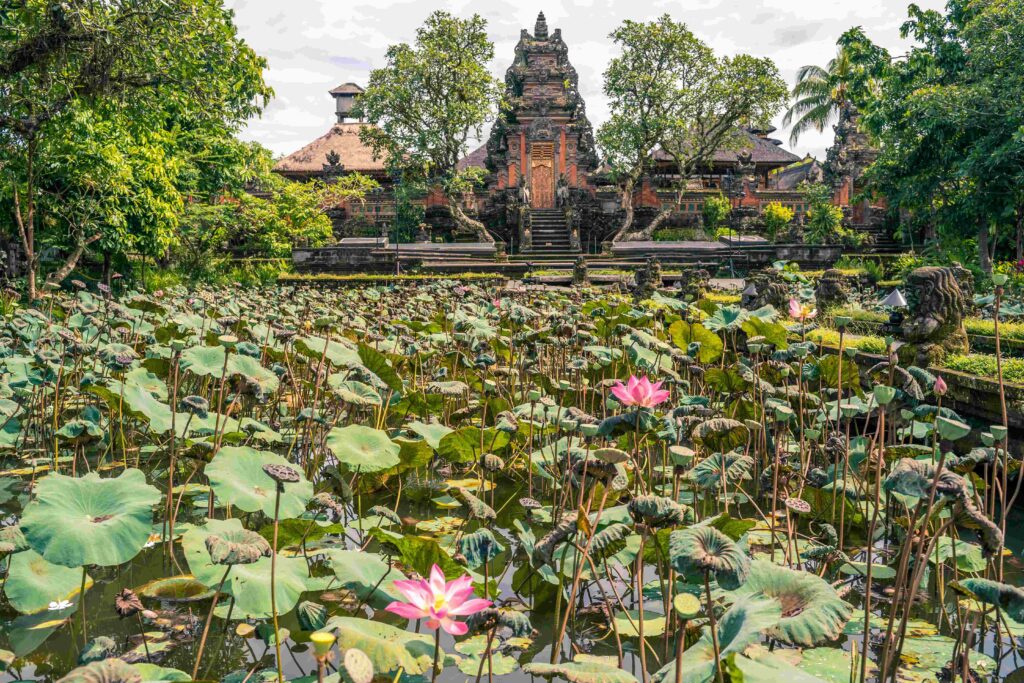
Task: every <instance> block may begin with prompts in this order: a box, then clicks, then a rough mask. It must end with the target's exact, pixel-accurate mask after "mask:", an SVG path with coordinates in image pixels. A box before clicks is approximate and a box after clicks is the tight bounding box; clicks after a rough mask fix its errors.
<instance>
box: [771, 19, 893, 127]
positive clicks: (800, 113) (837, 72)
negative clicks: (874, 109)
mask: <svg viewBox="0 0 1024 683" xmlns="http://www.w3.org/2000/svg"><path fill="white" fill-rule="evenodd" d="M888 63H889V53H888V52H887V51H886V50H885V49H884V48H880V47H877V46H875V45H874V44H873V43H872V42H871V41H870V40H869V39H868V38H867V36H866V35H865V34H864V31H863V29H862V28H860V27H859V26H858V27H855V28H852V29H850V30H848V31H847V32H846V33H844V34H843V35H842V37H840V39H839V42H838V49H837V50H836V56H835V57H834V58H833V59H831V60H829V63H828V64H827V65H826V66H825V67H824V68H822V67H820V66H815V65H813V64H810V65H807V66H802V67H800V70H799V71H797V74H796V84H795V85H794V86H793V90H792V92H791V93H790V97H791V98H792V99H793V104H792V105H791V106H790V108H789V109H788V110H787V111H786V115H785V116H784V117H783V119H782V125H784V126H788V125H790V124H792V123H793V122H794V121H795V122H796V123H795V124H794V125H793V128H792V130H791V131H790V134H789V142H790V144H793V145H795V144H796V143H797V140H799V139H800V136H801V135H803V134H804V133H806V132H807V131H808V130H811V129H813V130H816V131H818V132H819V133H821V132H823V131H824V130H825V129H826V128H828V127H829V126H831V125H832V124H833V123H835V122H836V121H837V120H838V119H839V116H840V114H841V112H842V111H843V110H844V109H845V108H846V107H847V106H849V105H850V104H853V105H855V106H860V105H861V104H862V103H863V102H865V101H866V100H867V99H868V98H869V97H871V96H872V95H876V94H877V92H878V76H879V74H880V72H881V70H882V69H883V68H884V66H886V65H887V64H888Z"/></svg>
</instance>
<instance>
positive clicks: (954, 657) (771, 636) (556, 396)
mask: <svg viewBox="0 0 1024 683" xmlns="http://www.w3.org/2000/svg"><path fill="white" fill-rule="evenodd" d="M2 303H3V304H4V305H5V308H4V311H3V314H4V315H3V325H2V330H0V356H2V358H0V417H2V420H0V425H2V426H0V467H2V471H0V505H2V507H3V517H2V527H0V565H2V571H3V579H2V580H3V587H2V588H3V590H2V593H3V597H2V604H0V610H2V615H0V648H2V650H0V669H2V670H3V672H4V673H3V674H2V675H3V676H4V680H60V679H65V680H75V681H106V682H110V683H113V682H115V681H131V682H136V681H150V680H181V681H188V680H193V679H195V680H224V681H232V682H234V683H243V682H244V681H274V680H285V679H287V680H298V679H301V680H304V681H313V680H317V679H318V678H319V679H330V680H332V681H338V680H341V681H346V682H348V683H370V681H371V680H377V681H411V680H415V681H428V680H445V681H466V680H473V681H477V682H479V681H480V680H482V679H484V678H486V679H487V680H488V681H489V683H493V680H494V679H495V678H498V679H502V678H504V679H505V680H507V681H510V682H511V681H524V680H526V679H527V678H529V679H531V680H532V679H536V678H538V677H543V678H546V679H553V680H566V681H571V682H572V683H638V682H639V683H646V681H654V682H655V683H661V682H665V683H672V682H678V681H685V682H687V683H689V682H704V681H712V680H715V681H718V682H719V683H723V682H724V681H726V680H730V681H753V682H758V681H768V680H771V681H777V680H780V679H787V680H789V681H792V682H793V683H798V682H802V681H819V680H820V681H862V680H886V681H891V680H895V681H930V680H937V679H938V680H946V681H952V680H956V679H959V680H1004V679H1008V678H1010V677H1013V676H1020V675H1021V671H1020V670H1021V667H1024V653H1021V652H1019V651H1018V642H1019V641H1018V639H1019V638H1020V637H1022V636H1024V590H1021V589H1018V588H1017V587H1015V584H1017V583H1020V581H1021V571H1020V562H1019V553H1020V551H1021V549H1020V543H1019V542H1016V541H1015V538H1016V537H1017V536H1019V533H1018V534H1016V535H1015V533H1014V529H1015V528H1020V526H1021V525H1020V523H1019V522H1020V517H1019V515H1015V514H1011V513H1010V512H1009V511H1010V510H1012V508H1013V504H1014V502H1015V501H1016V499H1017V496H1018V493H1019V492H1020V482H1021V479H1020V478H1019V477H1018V470H1019V460H1018V459H1017V458H1016V457H1015V456H1013V455H1011V454H1010V453H1009V450H1010V449H1009V448H1008V445H1009V443H1010V441H1009V435H1008V433H1007V429H1006V427H1005V426H1003V425H976V424H972V423H970V422H969V421H968V420H967V419H965V418H964V417H963V416H961V415H958V414H956V413H955V412H953V411H952V410H950V409H949V408H947V407H943V406H942V396H943V393H944V382H943V381H942V379H941V378H940V377H935V376H933V375H931V374H929V373H928V372H926V371H925V370H922V369H920V368H915V367H902V366H900V365H898V364H897V363H896V362H895V359H894V358H893V359H892V360H891V361H890V362H887V363H881V364H879V365H876V366H875V367H873V368H869V369H868V368H864V369H861V368H859V367H858V364H857V358H856V354H857V351H856V349H846V348H842V344H843V341H842V338H840V342H839V344H840V347H841V348H840V349H839V353H834V352H832V351H826V350H823V349H821V348H819V347H818V346H817V345H816V344H815V343H813V342H811V341H807V339H808V333H809V332H811V331H812V329H813V327H814V325H813V319H812V318H813V314H812V312H811V311H810V309H809V308H808V307H806V306H802V305H800V304H799V303H798V302H796V301H794V302H793V305H792V306H791V307H790V310H788V311H775V310H774V309H772V308H764V309H759V310H756V311H745V310H742V309H740V308H739V307H737V306H722V305H720V304H717V303H715V302H714V301H712V300H703V301H698V302H695V303H686V302H683V301H680V300H678V299H673V298H670V297H667V296H663V295H661V294H656V295H655V296H654V298H652V299H648V300H644V301H639V302H637V301H632V300H631V299H629V298H627V297H623V296H621V295H618V294H615V293H611V292H607V291H600V290H596V289H576V290H570V289H558V290H555V289H551V290H545V289H535V290H530V291H526V290H500V289H495V288H487V287H485V286H482V285H474V284H466V283H461V284H460V283H456V282H445V281H440V282H433V283H429V284H420V285H418V286H405V287H394V288H384V287H379V288H374V287H352V288H349V289H339V290H331V291H318V290H315V289H302V288H287V287H284V288H279V289H277V290H273V291H257V290H200V291H188V292H186V291H184V290H182V291H167V292H157V293H154V294H152V295H147V294H142V293H138V292H131V291H124V292H119V293H116V294H115V293H111V292H110V291H109V290H107V289H103V291H100V292H96V293H90V292H87V291H84V290H83V291H77V292H63V293H61V292H58V293H55V294H52V295H50V296H48V297H47V298H46V299H44V300H42V301H41V302H40V303H38V304H36V305H34V306H32V307H18V306H17V305H16V304H15V303H14V302H13V301H11V300H10V299H4V300H3V301H2ZM1008 533H1009V534H1010V541H1009V542H1007V540H1006V539H1007V534H1008ZM865 634H867V638H865Z"/></svg>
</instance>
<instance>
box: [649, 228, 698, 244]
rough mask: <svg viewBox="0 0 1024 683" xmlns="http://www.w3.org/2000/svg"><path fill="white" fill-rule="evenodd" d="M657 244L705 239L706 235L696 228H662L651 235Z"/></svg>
mask: <svg viewBox="0 0 1024 683" xmlns="http://www.w3.org/2000/svg"><path fill="white" fill-rule="evenodd" d="M651 237H652V238H653V239H654V241H655V242H685V241H688V240H696V239H703V237H704V235H703V234H702V233H700V232H698V231H697V230H696V229H695V228H661V229H660V230H655V231H654V233H653V234H652V235H651Z"/></svg>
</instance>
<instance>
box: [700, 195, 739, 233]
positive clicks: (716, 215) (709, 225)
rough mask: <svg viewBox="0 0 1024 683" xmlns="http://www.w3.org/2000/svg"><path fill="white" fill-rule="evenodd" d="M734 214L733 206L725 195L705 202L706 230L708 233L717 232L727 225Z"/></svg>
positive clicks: (712, 197)
mask: <svg viewBox="0 0 1024 683" xmlns="http://www.w3.org/2000/svg"><path fill="white" fill-rule="evenodd" d="M730 213H732V204H730V203H729V200H728V199H726V198H725V195H721V194H719V195H712V196H711V197H708V198H707V199H705V200H704V229H705V230H707V231H708V232H711V231H712V230H716V229H718V228H720V227H721V226H722V224H723V223H725V221H726V219H727V218H729V214H730Z"/></svg>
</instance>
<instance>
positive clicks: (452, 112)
mask: <svg viewBox="0 0 1024 683" xmlns="http://www.w3.org/2000/svg"><path fill="white" fill-rule="evenodd" d="M486 26H487V22H486V20H484V19H483V18H482V17H481V16H480V15H478V14H474V15H473V16H472V17H470V18H468V19H460V18H458V17H454V16H452V15H451V14H449V13H447V12H443V11H436V12H433V13H432V14H431V15H430V16H428V17H427V19H426V21H425V22H424V24H423V26H421V27H420V28H419V29H417V31H416V40H415V42H414V43H413V44H412V45H409V44H408V43H399V44H397V45H392V46H390V47H389V48H388V51H387V55H386V56H385V65H384V66H383V67H381V68H379V69H374V70H373V71H371V72H370V81H369V85H368V86H367V88H366V92H364V93H363V94H362V95H361V96H360V97H359V101H358V103H357V107H358V109H359V113H360V114H362V115H363V116H365V117H366V118H367V119H368V120H369V121H370V122H371V123H373V124H375V125H373V126H365V127H364V128H363V129H362V130H361V131H360V138H361V139H362V140H363V142H364V143H366V144H367V145H369V146H370V147H371V148H372V149H373V151H374V153H375V154H377V155H378V156H380V157H382V158H384V159H385V161H386V162H387V164H388V166H389V167H391V168H393V169H396V170H398V171H400V172H401V173H402V175H403V177H404V178H406V182H408V181H409V180H410V179H416V180H417V181H419V182H427V181H436V182H438V183H439V184H440V185H441V186H442V188H443V189H444V191H445V193H446V195H447V196H448V198H449V207H450V208H451V210H452V212H453V214H454V216H455V218H456V220H457V221H458V222H460V223H467V222H469V223H470V224H472V227H474V228H476V229H478V230H483V227H482V226H480V225H479V224H474V223H475V222H472V221H470V220H469V219H468V218H466V217H465V215H464V214H463V213H462V211H461V209H460V208H459V205H458V201H457V200H458V199H459V198H460V197H461V195H462V193H464V192H465V191H467V190H468V189H470V188H471V187H473V186H474V185H475V184H477V183H478V182H479V181H480V179H481V169H478V168H475V167H471V168H468V169H464V170H462V171H459V170H458V168H457V165H458V162H459V160H460V159H461V158H462V156H463V155H464V154H465V152H466V144H467V140H469V139H470V138H471V137H473V138H480V137H482V134H483V126H484V123H485V122H486V121H487V120H488V118H490V117H491V116H493V114H494V105H495V103H496V102H499V103H500V101H501V99H502V88H501V83H500V82H499V81H497V80H496V79H495V78H494V77H493V76H491V73H490V71H489V69H488V65H489V62H490V61H491V60H492V59H493V58H494V44H493V43H491V41H490V40H489V39H488V38H487V32H486ZM499 106H500V104H499Z"/></svg>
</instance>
